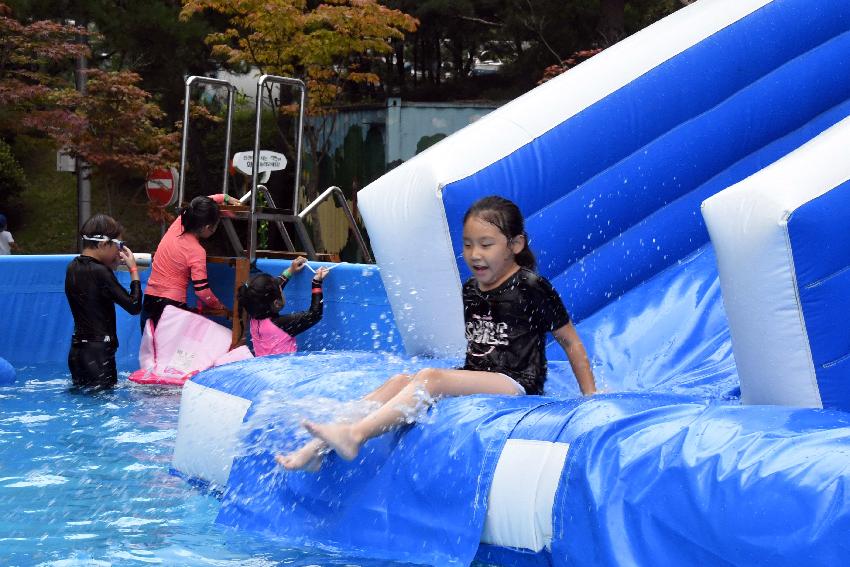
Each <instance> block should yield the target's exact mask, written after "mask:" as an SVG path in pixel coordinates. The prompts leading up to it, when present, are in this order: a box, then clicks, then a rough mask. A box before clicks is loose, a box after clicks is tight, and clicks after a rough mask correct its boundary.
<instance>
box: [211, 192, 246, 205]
mask: <svg viewBox="0 0 850 567" xmlns="http://www.w3.org/2000/svg"><path fill="white" fill-rule="evenodd" d="M207 197H209V198H210V199H212V200H213V201H215V202H216V203H217V204H219V205H241V204H242V203H240V202H239V199H237V198H236V197H233V196H232V195H227V196H226V197H225V195H224V193H216V194H215V195H207Z"/></svg>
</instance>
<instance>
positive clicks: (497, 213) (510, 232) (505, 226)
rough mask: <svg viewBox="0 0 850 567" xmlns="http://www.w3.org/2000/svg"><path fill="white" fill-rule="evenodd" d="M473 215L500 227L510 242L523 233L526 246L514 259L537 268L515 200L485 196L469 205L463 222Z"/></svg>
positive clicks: (500, 230)
mask: <svg viewBox="0 0 850 567" xmlns="http://www.w3.org/2000/svg"><path fill="white" fill-rule="evenodd" d="M472 217H477V218H480V219H481V220H483V221H486V222H489V223H490V224H492V225H493V226H495V227H496V228H498V229H499V232H501V233H502V234H504V235H505V237H506V238H507V239H508V242H511V241H512V240H513V239H514V238H516V237H517V236H519V235H522V236H523V237H524V238H525V247H523V249H522V250H520V252H519V254H517V255H516V256H515V257H514V259H515V260H516V263H517V264H519V265H520V266H522V267H523V268H528V269H529V270H536V269H537V259H536V258H535V257H534V252H532V251H531V248H529V247H528V235H527V234H526V233H525V219H523V218H522V213H521V212H520V211H519V207H517V206H516V204H515V203H514V202H513V201H510V200H508V199H505V198H504V197H499V196H498V195H491V196H489V197H483V198H481V199H478V200H477V201H475V202H474V203H473V204H472V206H471V207H469V210H468V211H466V214H465V215H464V216H463V223H464V224H466V221H467V220H469V219H470V218H472Z"/></svg>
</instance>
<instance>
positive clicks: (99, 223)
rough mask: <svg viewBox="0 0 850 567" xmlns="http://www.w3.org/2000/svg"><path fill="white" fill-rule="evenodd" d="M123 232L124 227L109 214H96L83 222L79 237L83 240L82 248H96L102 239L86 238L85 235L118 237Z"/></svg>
mask: <svg viewBox="0 0 850 567" xmlns="http://www.w3.org/2000/svg"><path fill="white" fill-rule="evenodd" d="M123 233H124V227H123V226H121V225H120V224H119V223H118V221H117V220H115V219H114V218H112V217H110V216H109V215H104V214H96V215H94V216H93V217H91V218H90V219H89V220H87V221H86V222H85V223H83V228H81V229H80V238H82V240H83V248H97V245H98V244H100V243H101V242H103V240H100V241H97V240H88V239H87V238H86V237H89V236H97V237H102V236H105V237H107V238H118V237H120V236H121V235H122V234H123Z"/></svg>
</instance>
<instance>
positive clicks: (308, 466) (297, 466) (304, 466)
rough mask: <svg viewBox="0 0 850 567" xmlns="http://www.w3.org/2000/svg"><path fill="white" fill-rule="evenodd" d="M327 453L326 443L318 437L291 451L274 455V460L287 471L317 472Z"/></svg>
mask: <svg viewBox="0 0 850 567" xmlns="http://www.w3.org/2000/svg"><path fill="white" fill-rule="evenodd" d="M327 453H328V447H327V445H325V443H324V442H323V441H321V440H320V439H313V440H312V441H310V442H309V443H307V444H306V445H303V446H302V447H301V448H300V449H298V450H296V451H293V452H292V453H287V454H286V455H276V456H275V458H274V460H275V461H277V464H279V465H280V466H282V467H283V468H285V469H286V470H288V471H307V472H317V471H318V470H319V469H320V468H322V461H323V460H324V458H325V455H326V454H327Z"/></svg>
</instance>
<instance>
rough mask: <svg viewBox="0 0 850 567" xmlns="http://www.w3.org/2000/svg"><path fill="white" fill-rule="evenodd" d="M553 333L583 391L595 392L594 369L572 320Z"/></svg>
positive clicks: (586, 394)
mask: <svg viewBox="0 0 850 567" xmlns="http://www.w3.org/2000/svg"><path fill="white" fill-rule="evenodd" d="M552 335H554V337H555V340H556V341H558V344H559V345H561V348H562V349H564V352H565V353H566V355H567V359H569V361H570V366H571V367H572V369H573V374H575V377H576V381H577V382H578V387H579V388H580V389H581V393H582V394H584V395H585V396H589V395H590V394H593V393H595V392H596V380H595V379H594V378H593V370H591V368H590V361H589V360H588V358H587V351H586V350H584V344H583V343H582V342H581V337H579V336H578V332H577V331H576V328H575V326H574V325H573V323H572V321H571V322H569V323H567V324H566V325H564V326H563V327H561V328H559V329H555V330H554V331H552Z"/></svg>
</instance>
